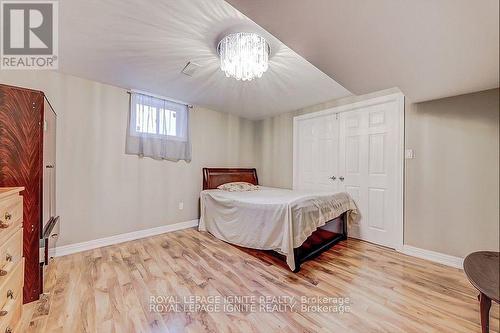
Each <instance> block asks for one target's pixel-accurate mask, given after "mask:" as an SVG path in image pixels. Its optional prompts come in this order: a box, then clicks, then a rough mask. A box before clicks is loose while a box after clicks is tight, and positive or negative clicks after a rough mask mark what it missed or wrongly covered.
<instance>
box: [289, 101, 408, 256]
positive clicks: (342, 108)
mask: <svg viewBox="0 0 500 333" xmlns="http://www.w3.org/2000/svg"><path fill="white" fill-rule="evenodd" d="M388 102H396V103H397V104H398V105H399V108H398V111H399V123H398V127H399V128H398V129H396V131H397V132H399V140H398V142H397V151H396V156H397V159H398V161H399V163H398V166H399V168H398V170H399V172H398V175H397V184H396V191H397V193H396V195H397V198H399V200H398V202H396V211H397V215H396V221H395V222H396V225H395V228H396V234H397V235H398V237H397V239H396V242H395V244H394V246H395V249H396V250H398V251H400V250H401V249H402V248H403V244H404V173H405V169H404V162H405V161H404V145H405V141H404V140H405V133H404V127H405V96H404V95H403V93H399V92H398V93H392V94H388V95H384V96H379V97H374V98H369V99H366V100H362V101H358V102H353V103H349V104H344V105H339V106H335V107H332V108H328V109H326V110H321V111H316V112H311V113H307V114H303V115H300V116H295V117H293V163H292V165H293V183H292V184H293V188H294V189H295V188H296V187H297V181H298V176H297V172H298V170H297V169H298V168H297V165H298V164H297V163H298V142H297V141H298V122H299V121H301V120H304V119H310V118H316V117H322V116H325V115H331V114H338V113H341V112H349V111H353V110H356V109H359V108H365V107H367V106H371V105H374V104H382V103H388Z"/></svg>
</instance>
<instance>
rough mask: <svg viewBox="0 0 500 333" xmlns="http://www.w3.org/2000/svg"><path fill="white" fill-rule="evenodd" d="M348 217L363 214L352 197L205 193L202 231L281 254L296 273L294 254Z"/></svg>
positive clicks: (266, 190) (272, 191)
mask: <svg viewBox="0 0 500 333" xmlns="http://www.w3.org/2000/svg"><path fill="white" fill-rule="evenodd" d="M345 212H348V214H347V215H348V222H350V221H351V219H352V218H353V217H354V215H355V214H357V208H356V204H355V203H354V201H353V200H352V198H351V197H350V196H349V194H347V193H344V192H341V193H330V192H310V191H309V192H308V191H296V190H286V189H278V188H271V187H263V186H260V188H259V190H256V191H248V192H228V191H222V190H205V191H202V192H201V218H200V224H199V230H200V231H208V232H210V233H211V234H212V235H214V236H215V237H217V238H219V239H222V240H224V241H226V242H228V243H232V244H235V245H240V246H244V247H248V248H253V249H260V250H275V251H278V252H280V253H282V254H284V255H286V258H287V264H288V266H290V269H292V270H294V269H295V262H294V256H293V249H294V248H297V247H299V246H300V245H302V243H304V241H305V240H306V239H307V237H309V236H310V235H311V234H312V233H313V232H314V231H315V230H316V229H317V228H319V227H321V226H323V225H325V224H326V223H327V222H328V221H330V220H332V219H334V218H336V217H338V216H340V215H341V214H343V213H345Z"/></svg>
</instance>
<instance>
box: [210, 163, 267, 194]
mask: <svg viewBox="0 0 500 333" xmlns="http://www.w3.org/2000/svg"><path fill="white" fill-rule="evenodd" d="M231 182H247V183H250V184H254V185H259V180H258V178H257V170H256V169H233V168H203V189H204V190H213V189H216V188H217V186H219V185H222V184H225V183H231Z"/></svg>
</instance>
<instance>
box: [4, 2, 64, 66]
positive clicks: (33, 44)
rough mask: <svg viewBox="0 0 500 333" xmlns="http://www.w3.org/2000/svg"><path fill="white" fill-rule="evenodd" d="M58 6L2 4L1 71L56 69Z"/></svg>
mask: <svg viewBox="0 0 500 333" xmlns="http://www.w3.org/2000/svg"><path fill="white" fill-rule="evenodd" d="M57 6H58V3H57V2H56V1H1V8H2V11H1V20H2V22H1V23H2V24H1V26H2V43H1V44H2V52H1V66H0V68H1V69H57V67H58V61H57V60H58V59H57V56H58V39H57V37H58V36H57V32H58V24H57V23H58V21H57V19H58V14H57V9H58V7H57Z"/></svg>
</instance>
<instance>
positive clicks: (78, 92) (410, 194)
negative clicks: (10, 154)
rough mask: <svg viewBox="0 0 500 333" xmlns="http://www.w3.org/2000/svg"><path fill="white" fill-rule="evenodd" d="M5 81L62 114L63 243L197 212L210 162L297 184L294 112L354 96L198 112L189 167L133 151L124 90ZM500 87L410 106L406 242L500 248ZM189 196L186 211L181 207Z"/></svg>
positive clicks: (18, 78) (43, 78) (52, 80)
mask: <svg viewBox="0 0 500 333" xmlns="http://www.w3.org/2000/svg"><path fill="white" fill-rule="evenodd" d="M0 82H1V83H6V84H13V85H18V86H23V87H30V88H34V89H40V90H43V91H45V92H46V94H47V96H48V97H49V99H50V100H51V103H52V104H53V106H54V108H55V109H56V111H57V113H58V131H57V134H58V140H57V153H58V155H57V186H58V193H57V203H58V211H59V214H60V215H61V217H62V230H61V241H60V244H59V245H65V244H72V243H77V242H82V241H87V240H92V239H96V238H101V237H106V236H111V235H116V234H120V233H125V232H131V231H136V230H141V229H147V228H152V227H157V226H161V225H166V224H172V223H177V222H183V221H188V220H191V219H195V218H197V216H198V195H199V191H200V189H201V181H202V177H201V168H202V167H204V166H214V167H215V166H222V167H224V166H241V167H253V166H257V168H258V175H259V180H260V183H261V184H263V185H268V186H277V187H287V188H291V187H292V170H293V168H292V158H293V156H292V155H293V152H292V150H293V147H292V144H293V141H292V140H293V117H294V116H295V115H299V114H304V113H308V112H314V111H318V110H323V109H327V108H330V107H334V106H338V105H343V104H348V103H352V102H356V101H359V100H364V99H367V98H372V97H375V96H380V95H385V94H389V93H394V92H396V91H398V90H394V89H390V90H387V91H383V92H377V93H375V94H370V95H363V96H353V97H348V98H343V99H340V100H335V101H331V102H327V103H323V104H319V105H315V106H312V107H308V108H304V109H301V110H297V111H295V112H290V113H286V114H282V115H279V116H276V117H272V118H268V119H265V120H261V121H257V122H253V121H250V120H245V119H242V118H238V117H236V116H231V115H228V114H225V113H220V112H216V111H212V110H207V109H203V108H195V109H194V110H192V113H191V115H192V116H191V130H192V143H193V160H192V161H191V163H185V162H178V163H173V162H167V161H155V160H152V159H148V158H146V159H140V158H138V157H135V156H129V155H125V154H124V150H125V128H126V122H127V112H128V95H127V94H126V92H125V90H123V89H120V88H116V87H112V86H109V85H104V84H100V83H96V82H92V81H88V80H84V79H80V78H76V77H73V76H68V75H64V74H59V73H55V72H43V71H40V72H23V73H22V75H21V73H20V72H15V71H12V72H6V71H3V72H2V73H1V76H0ZM498 99H499V90H498V89H496V90H490V91H485V92H480V93H475V94H468V95H463V96H457V97H452V98H446V99H442V100H436V101H431V102H426V103H419V104H407V108H406V124H405V126H406V146H407V147H408V148H412V149H414V150H415V153H416V159H413V160H408V161H407V163H406V181H405V185H406V188H405V190H406V193H405V200H406V202H405V243H406V244H408V245H412V246H416V247H419V248H423V249H428V250H433V251H438V252H442V253H446V254H450V255H454V256H464V255H465V254H467V253H468V252H471V251H473V250H479V249H498V247H499V236H498V235H499V215H498V211H499V206H498V205H499V204H498V202H499V195H498V193H499V187H498V184H499V178H498V174H499V166H498V160H499V152H498V151H499V145H498V140H499V137H498V135H499V134H498V120H499V105H498ZM180 201H183V202H184V209H183V210H179V209H178V204H179V202H180Z"/></svg>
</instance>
